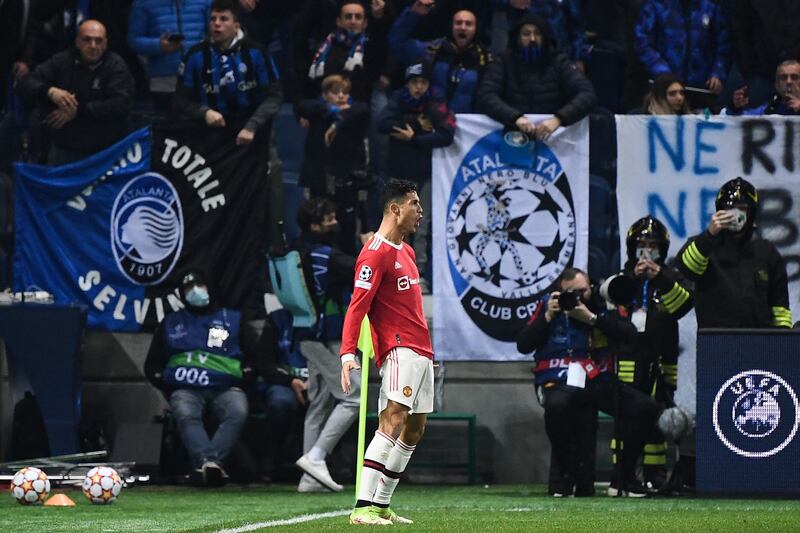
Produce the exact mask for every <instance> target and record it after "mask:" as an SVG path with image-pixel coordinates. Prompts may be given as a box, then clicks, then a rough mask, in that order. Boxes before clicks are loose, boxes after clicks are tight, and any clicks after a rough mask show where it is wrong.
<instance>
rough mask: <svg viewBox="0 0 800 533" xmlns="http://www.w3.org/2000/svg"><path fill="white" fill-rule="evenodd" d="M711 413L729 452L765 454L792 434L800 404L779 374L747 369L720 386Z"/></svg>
mask: <svg viewBox="0 0 800 533" xmlns="http://www.w3.org/2000/svg"><path fill="white" fill-rule="evenodd" d="M712 417H713V422H714V430H715V431H716V433H717V436H718V437H719V438H720V440H721V441H722V442H723V444H725V446H726V447H727V448H728V449H729V450H731V451H732V452H733V453H735V454H737V455H741V456H743V457H751V458H761V457H769V456H771V455H775V454H776V453H778V452H780V451H781V450H783V449H784V448H785V447H786V446H787V445H788V444H789V443H790V442H791V441H792V439H793V438H794V437H795V435H796V433H797V428H798V425H800V405H798V400H797V395H796V394H795V392H794V389H792V387H791V386H790V385H789V384H788V383H787V382H786V381H785V380H784V379H783V378H782V377H781V376H779V375H777V374H773V373H772V372H767V371H765V370H748V371H746V372H740V373H738V374H736V375H735V376H733V377H731V378H730V379H729V380H728V381H726V382H725V384H723V385H722V387H720V389H719V392H717V396H716V398H715V399H714V406H713V410H712Z"/></svg>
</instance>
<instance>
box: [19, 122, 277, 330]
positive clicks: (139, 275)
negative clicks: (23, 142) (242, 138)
mask: <svg viewBox="0 0 800 533" xmlns="http://www.w3.org/2000/svg"><path fill="white" fill-rule="evenodd" d="M237 131H238V129H237V126H236V125H233V124H231V125H229V126H227V127H225V128H198V127H197V126H196V125H195V126H193V127H189V126H188V125H186V124H169V125H163V126H154V127H152V128H145V129H141V130H138V131H136V132H134V133H132V134H130V135H129V136H128V137H126V138H125V139H123V140H121V141H120V142H118V143H117V144H115V145H113V146H111V147H109V148H108V149H106V150H103V151H101V152H99V153H97V154H95V155H93V156H91V157H89V158H87V159H84V160H81V161H78V162H75V163H72V164H69V165H64V166H60V167H45V166H39V165H27V164H17V165H16V166H15V176H16V245H15V251H14V289H15V290H24V289H29V288H31V287H39V288H41V289H44V290H47V291H50V292H52V293H53V294H54V296H55V299H56V301H57V302H60V303H73V302H77V303H83V304H85V305H87V306H88V308H89V316H88V326H89V327H91V328H96V329H104V330H110V331H137V330H139V329H141V328H142V326H152V325H154V324H155V323H156V322H158V321H160V320H161V319H162V318H163V317H164V315H165V314H166V313H168V312H170V311H172V310H175V309H178V308H180V307H181V306H182V304H181V302H180V299H179V297H178V292H177V290H176V288H175V287H176V282H177V278H178V276H179V275H180V273H181V272H182V271H183V270H185V269H186V268H189V267H198V268H201V269H203V270H204V271H205V272H206V273H207V275H208V276H209V278H210V281H211V283H212V284H213V285H214V288H215V289H216V291H215V294H216V296H218V297H220V300H221V302H222V303H224V304H226V305H231V306H236V307H239V306H241V305H243V304H244V302H245V301H246V300H247V298H248V297H250V296H251V295H252V285H253V283H252V281H253V280H254V279H255V277H256V276H257V269H258V265H259V255H260V253H261V250H262V248H263V247H262V246H261V245H260V238H261V230H262V227H263V224H262V222H261V220H262V216H263V206H264V194H265V193H266V184H267V168H266V164H267V163H266V161H267V160H268V157H267V156H266V155H265V154H267V151H266V149H265V148H264V147H263V146H261V145H260V144H258V145H257V144H253V145H250V146H248V147H238V146H236V145H235V142H234V140H235V138H236V133H237Z"/></svg>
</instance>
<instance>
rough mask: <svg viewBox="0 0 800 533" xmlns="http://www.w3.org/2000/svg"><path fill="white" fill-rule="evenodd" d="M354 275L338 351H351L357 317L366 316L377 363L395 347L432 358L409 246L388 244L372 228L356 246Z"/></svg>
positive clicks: (344, 352) (353, 343)
mask: <svg viewBox="0 0 800 533" xmlns="http://www.w3.org/2000/svg"><path fill="white" fill-rule="evenodd" d="M355 274H356V276H355V283H354V287H353V299H352V300H351V301H350V307H348V308H347V315H346V316H345V319H344V328H343V329H342V349H341V354H342V355H344V354H348V353H352V354H354V353H356V344H357V343H358V334H359V331H360V329H361V321H362V320H363V319H364V315H369V321H370V325H371V326H372V342H373V345H374V346H375V354H376V364H377V365H378V367H380V366H381V365H382V364H383V360H384V358H385V356H386V353H387V352H388V351H389V350H391V349H392V348H396V347H398V346H405V347H407V348H411V349H412V350H414V351H415V352H417V353H418V354H420V355H424V356H426V357H429V358H431V359H433V349H432V347H431V336H430V333H429V332H428V324H427V322H425V314H424V313H423V311H422V290H421V289H420V286H419V271H418V270H417V264H416V256H415V255H414V250H413V249H412V248H411V246H409V245H408V244H406V243H405V242H404V243H402V244H399V245H398V244H393V243H391V242H389V241H387V240H386V239H384V238H383V237H381V236H380V235H378V234H377V233H376V234H375V236H374V237H372V239H371V240H370V241H369V242H368V243H367V244H366V245H365V246H364V248H362V249H361V253H360V254H359V255H358V261H357V262H356V273H355Z"/></svg>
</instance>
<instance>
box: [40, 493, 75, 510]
mask: <svg viewBox="0 0 800 533" xmlns="http://www.w3.org/2000/svg"><path fill="white" fill-rule="evenodd" d="M44 504H45V505H54V506H56V507H75V502H74V501H72V499H71V498H70V497H69V496H67V495H66V494H53V495H52V496H50V498H48V499H47V501H46V502H44Z"/></svg>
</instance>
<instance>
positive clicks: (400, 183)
mask: <svg viewBox="0 0 800 533" xmlns="http://www.w3.org/2000/svg"><path fill="white" fill-rule="evenodd" d="M410 192H417V184H416V183H414V182H413V181H408V180H398V179H390V180H389V181H387V182H386V184H385V185H384V186H383V190H381V208H382V209H383V211H384V212H385V211H386V209H388V208H389V204H390V203H392V202H397V201H400V200H402V199H403V198H405V196H406V195H407V194H408V193H410Z"/></svg>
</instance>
